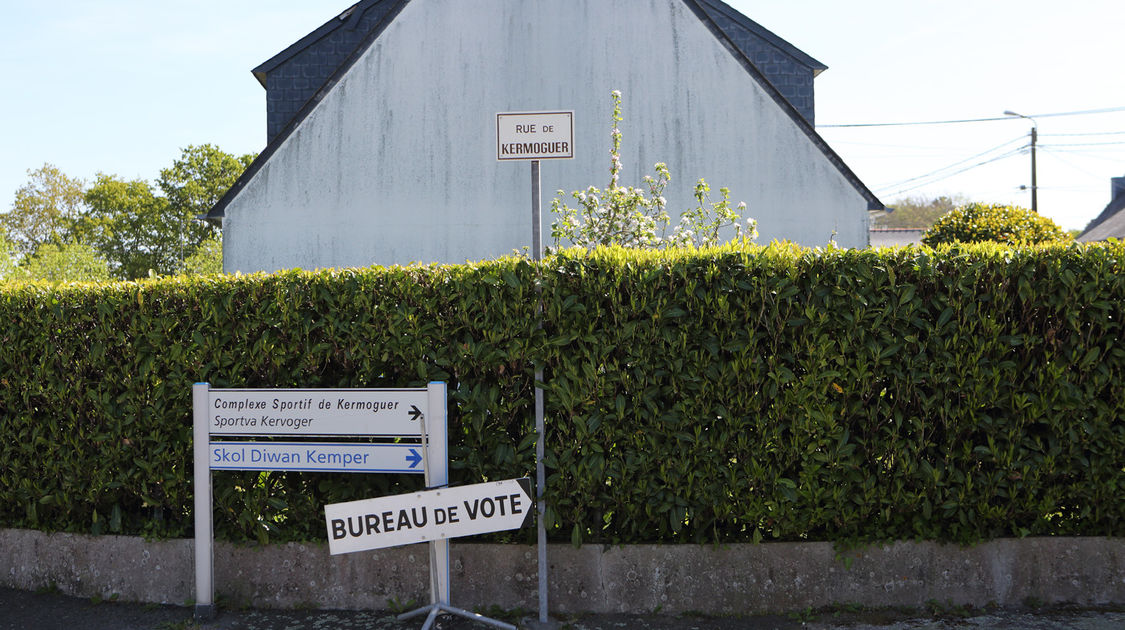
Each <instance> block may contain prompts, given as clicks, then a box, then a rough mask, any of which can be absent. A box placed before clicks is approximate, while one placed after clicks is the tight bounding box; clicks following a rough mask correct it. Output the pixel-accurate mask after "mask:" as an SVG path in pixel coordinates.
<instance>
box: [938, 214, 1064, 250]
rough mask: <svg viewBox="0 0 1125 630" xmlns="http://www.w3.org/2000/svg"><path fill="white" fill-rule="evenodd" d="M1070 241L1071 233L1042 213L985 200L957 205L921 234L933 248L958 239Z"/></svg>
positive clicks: (1013, 242) (1019, 242) (1022, 242)
mask: <svg viewBox="0 0 1125 630" xmlns="http://www.w3.org/2000/svg"><path fill="white" fill-rule="evenodd" d="M1070 240H1071V236H1070V234H1068V233H1066V232H1065V231H1063V229H1062V228H1061V227H1059V226H1058V224H1057V223H1055V222H1054V221H1052V220H1050V219H1048V218H1047V217H1045V216H1043V215H1040V214H1036V213H1034V212H1032V211H1030V210H1027V209H1025V208H1020V207H1017V206H1004V205H998V204H983V203H971V204H969V205H967V206H963V207H961V208H957V209H956V210H954V211H952V212H950V213H949V214H946V215H945V216H943V217H942V218H940V219H938V221H937V222H936V223H934V224H933V225H932V226H930V229H928V230H926V233H925V234H923V235H922V242H923V243H925V244H926V245H929V246H931V247H933V246H935V245H939V244H941V243H956V242H961V243H977V242H982V241H995V242H998V243H1005V244H1008V245H1032V244H1036V243H1052V242H1067V241H1070Z"/></svg>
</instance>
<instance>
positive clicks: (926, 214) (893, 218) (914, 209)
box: [871, 195, 969, 229]
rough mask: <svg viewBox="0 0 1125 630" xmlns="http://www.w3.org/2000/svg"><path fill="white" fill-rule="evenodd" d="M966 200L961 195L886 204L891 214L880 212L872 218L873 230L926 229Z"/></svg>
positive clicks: (903, 200) (916, 198)
mask: <svg viewBox="0 0 1125 630" xmlns="http://www.w3.org/2000/svg"><path fill="white" fill-rule="evenodd" d="M968 202H969V201H968V199H967V198H965V197H964V196H963V195H954V196H952V197H950V196H947V195H942V196H940V197H935V198H933V199H926V198H923V197H906V198H904V199H898V200H895V201H893V202H891V203H890V204H888V209H890V208H893V209H894V211H893V212H880V213H878V214H876V215H873V216H872V220H871V227H873V228H923V229H924V228H928V227H930V226H931V225H933V224H934V222H936V221H937V220H938V219H940V218H941V217H942V216H944V215H945V214H947V213H949V212H950V211H951V210H953V209H954V208H957V207H959V206H964V205H966V204H967V203H968Z"/></svg>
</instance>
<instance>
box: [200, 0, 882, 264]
mask: <svg viewBox="0 0 1125 630" xmlns="http://www.w3.org/2000/svg"><path fill="white" fill-rule="evenodd" d="M625 22H629V23H630V24H632V25H633V29H631V30H635V31H636V33H638V35H636V37H635V38H633V37H625V36H623V35H622V31H621V30H620V28H619V27H618V26H615V25H620V24H621V23H625ZM381 29H382V30H381V31H380V32H378V33H375V34H373V35H371V36H369V37H368V39H367V40H366V41H365V43H363V44H361V45H360V46H359V48H357V50H356V51H355V52H354V53H353V54H352V55H351V56H350V57H349V58H348V59H347V60H345V62H344V63H343V64H342V65H341V67H340V68H339V69H338V70H337V72H336V73H335V74H334V75H333V76H332V77H330V78H329V79H328V80H327V81H326V83H325V84H324V87H322V88H321V90H319V91H318V92H317V94H316V95H315V97H314V98H313V99H311V100H310V101H308V102H307V103H306V104H305V105H304V106H303V107H302V110H301V112H299V113H298V115H297V116H296V118H295V119H294V120H293V121H292V122H291V123H289V124H288V125H287V127H286V128H285V129H284V130H283V131H282V132H281V133H280V134H279V135H278V136H277V137H276V138H275V139H274V141H273V142H271V143H270V145H269V146H268V147H267V148H266V150H265V151H264V152H263V153H262V154H261V155H260V156H259V158H258V160H256V161H255V163H254V164H253V165H251V167H250V168H249V169H247V172H246V173H245V174H244V175H243V177H242V178H240V180H239V182H238V183H236V185H235V186H234V187H233V188H232V190H231V191H230V192H229V193H228V194H227V195H226V196H225V197H224V198H223V200H222V201H220V203H219V204H218V205H216V207H215V208H214V209H213V210H212V212H211V213H210V215H209V218H213V219H220V218H221V219H222V220H223V224H224V233H225V242H224V246H225V248H226V252H225V254H226V255H225V257H226V260H227V262H228V270H231V271H233V270H244V271H249V270H256V269H277V268H284V267H290V266H305V267H308V266H349V265H366V264H371V263H372V262H375V263H381V264H392V263H403V262H410V261H412V260H418V261H424V262H426V261H432V260H437V261H445V262H460V261H464V260H466V259H479V258H485V257H492V256H496V255H503V254H507V253H510V252H511V251H513V250H516V249H519V248H520V247H521V246H523V245H525V244H526V241H527V235H528V234H529V233H530V216H528V213H526V212H524V211H520V209H521V208H525V207H526V206H527V200H526V187H527V186H526V171H525V169H521V168H518V165H512V164H498V163H497V162H496V161H495V155H494V149H495V147H494V142H495V139H494V137H493V134H494V129H493V128H492V125H493V123H494V115H495V113H496V112H498V111H521V110H534V109H544V108H550V109H554V108H566V109H573V110H574V111H575V121H576V133H577V138H576V146H577V147H578V155H577V159H575V160H573V161H556V162H552V163H551V164H550V167H548V168H544V169H543V171H544V174H543V189H544V190H546V191H554V190H574V189H578V188H585V187H586V186H587V185H589V184H591V183H595V184H596V183H599V182H602V181H603V180H604V179H605V178H606V176H605V167H606V165H607V163H608V157H607V156H606V155H605V151H607V150H608V128H609V125H608V123H609V118H610V108H611V105H610V103H609V98H608V97H609V92H610V91H611V90H613V89H620V90H622V91H623V92H624V94H625V108H626V110H625V116H626V121H625V123H624V126H623V127H624V131H625V152H624V153H623V156H622V157H623V160H624V162H625V165H626V166H625V169H626V172H625V178H624V180H623V183H626V184H628V183H633V184H634V185H636V184H640V183H641V176H642V175H643V174H644V173H645V172H646V171H647V170H648V169H651V164H653V163H654V162H657V161H663V162H667V163H668V164H669V167H670V168H671V169H672V175H673V184H672V187H674V188H675V189H676V190H675V191H673V192H671V193H669V194H667V195H666V196H667V197H668V201H669V207H670V208H671V209H674V210H676V211H679V210H684V209H687V208H690V207H692V205H693V203H694V200H693V198H692V194H691V193H692V184H693V183H694V182H695V180H697V179H698V178H699V177H701V176H706V177H707V178H708V181H709V182H710V183H712V185H714V186H716V187H717V186H719V185H723V186H727V187H729V188H730V189H731V198H732V201H739V200H745V201H747V202H748V203H749V204H750V208H749V210H748V214H749V215H750V216H753V217H755V218H757V219H759V225H760V228H761V230H762V233H763V237H764V238H788V239H791V240H794V241H797V242H804V243H807V244H823V243H825V242H827V241H828V239H830V238H832V237H833V234H834V233H835V235H836V238H837V242H839V243H840V244H842V245H854V246H862V245H865V244H866V239H867V236H866V234H867V230H866V208H867V207H868V205H870V203H871V200H872V199H874V197H873V195H871V194H870V192H869V191H866V189H865V188H863V187H862V184H861V183H858V180H857V179H855V177H854V175H852V174H851V173H850V171H848V170H847V169H846V167H842V162H840V161H839V158H838V157H836V156H835V154H834V153H832V152H831V150H830V149H828V148H827V146H826V145H825V144H824V143H823V140H821V139H819V136H817V134H816V133H815V131H814V130H813V129H812V127H811V125H809V124H808V122H807V121H805V120H804V119H803V118H802V117H801V116H800V115H799V114H797V113H796V111H795V110H794V109H793V107H792V106H791V105H790V104H788V102H787V101H785V99H784V98H783V97H781V96H780V94H779V93H778V91H777V89H776V88H775V87H773V86H772V85H770V84H769V83H768V81H765V80H764V79H762V78H761V76H760V73H757V72H756V70H754V71H753V72H751V70H752V69H753V68H752V64H751V63H750V62H749V60H748V59H747V58H746V56H745V55H744V54H742V53H741V52H740V51H738V49H737V47H735V46H734V45H733V44H732V43H731V42H730V40H729V38H728V37H726V36H725V34H724V33H723V32H722V30H721V29H720V28H719V27H718V26H717V25H716V24H715V23H714V22H713V21H712V20H710V19H709V18H708V17H707V15H706V13H705V12H704V11H703V10H702V8H701V6H700V5H699V4H698V3H696V2H694V1H693V0H621V1H619V2H613V3H606V2H602V1H601V0H566V1H563V0H543V1H540V2H536V3H513V2H509V1H506V0H481V2H478V3H473V6H471V7H470V6H466V3H463V2H455V1H453V0H415V1H414V2H409V3H405V4H404V5H403V6H402V7H401V8H400V10H399V12H397V13H396V14H395V16H394V17H393V19H390V20H384V22H383V25H382V27H381ZM653 42H656V43H657V44H658V45H655V46H653ZM640 51H643V52H640ZM578 88H581V89H578ZM548 194H549V193H548ZM861 215H862V216H861ZM547 221H548V222H549V221H550V219H549V218H547ZM254 256H257V257H258V258H254ZM252 258H253V260H252Z"/></svg>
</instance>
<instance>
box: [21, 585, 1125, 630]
mask: <svg viewBox="0 0 1125 630" xmlns="http://www.w3.org/2000/svg"><path fill="white" fill-rule="evenodd" d="M192 614H193V610H192V609H191V608H185V607H182V606H160V605H153V604H137V603H124V602H105V601H102V602H97V601H93V600H89V599H79V598H76V597H68V596H66V595H61V594H59V593H55V592H38V593H33V592H28V591H19V590H14V589H5V588H0V630H359V629H361V628H363V629H379V630H418V629H419V628H421V627H422V623H423V618H420V617H419V618H415V619H411V620H408V621H398V620H397V619H396V618H395V616H394V615H393V614H392V613H391V612H390V611H375V612H364V611H338V610H334V611H323V610H220V611H219V614H218V615H217V616H216V617H215V619H214V620H212V621H209V622H207V623H202V624H198V623H196V622H195V621H194V619H193V618H192ZM494 616H498V617H501V618H502V620H503V621H506V622H508V623H513V624H516V625H518V626H519V627H521V628H530V627H532V626H534V625H535V624H534V623H525V620H523V619H521V618H520V617H519V615H512V614H506V613H503V612H499V613H495V614H494ZM531 621H532V622H533V621H534V620H531ZM434 627H435V628H440V629H441V630H469V629H471V628H476V629H485V628H488V627H489V626H486V625H482V624H479V623H476V622H473V621H469V620H467V619H462V618H460V617H449V616H442V617H439V618H438V622H437V623H435V624H434ZM556 627H558V628H559V629H560V630H623V629H628V628H643V629H652V630H837V629H843V628H848V629H850V630H969V629H973V630H983V629H989V630H1001V629H1003V630H1054V629H1056V628H1063V629H1074V630H1125V607H1122V606H1119V607H1115V608H1112V609H1110V608H1105V609H1089V608H1052V609H1041V610H1038V611H1015V610H994V611H980V610H965V609H961V608H957V607H936V608H934V609H932V610H927V611H893V610H834V611H805V612H801V613H793V614H790V615H778V616H754V617H702V616H665V615H591V616H577V617H567V618H563V619H559V620H558V624H557V626H556Z"/></svg>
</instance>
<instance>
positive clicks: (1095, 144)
mask: <svg viewBox="0 0 1125 630" xmlns="http://www.w3.org/2000/svg"><path fill="white" fill-rule="evenodd" d="M1122 144H1125V141H1122V142H1081V143H1077V142H1076V143H1064V144H1055V143H1047V144H1041V145H1039V146H1041V147H1108V146H1118V145H1122Z"/></svg>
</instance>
